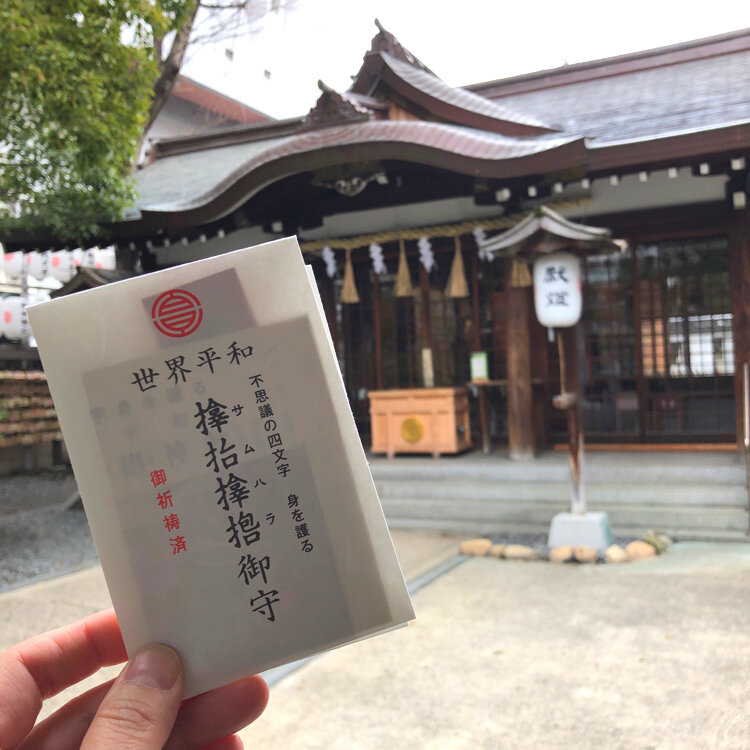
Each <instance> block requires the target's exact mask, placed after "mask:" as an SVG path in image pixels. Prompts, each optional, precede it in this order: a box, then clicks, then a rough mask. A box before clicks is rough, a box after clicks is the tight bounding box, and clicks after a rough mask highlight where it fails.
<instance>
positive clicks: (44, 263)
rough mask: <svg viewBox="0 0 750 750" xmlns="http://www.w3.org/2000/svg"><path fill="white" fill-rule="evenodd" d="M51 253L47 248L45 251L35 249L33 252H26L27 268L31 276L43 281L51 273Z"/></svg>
mask: <svg viewBox="0 0 750 750" xmlns="http://www.w3.org/2000/svg"><path fill="white" fill-rule="evenodd" d="M51 254H52V253H50V252H49V251H48V250H45V251H44V252H43V253H40V252H37V251H36V250H34V252H33V253H27V254H26V269H27V270H28V272H29V275H30V276H33V277H34V278H35V279H36V280H37V281H41V280H42V279H43V278H45V277H46V276H47V274H48V273H49V259H50V255H51Z"/></svg>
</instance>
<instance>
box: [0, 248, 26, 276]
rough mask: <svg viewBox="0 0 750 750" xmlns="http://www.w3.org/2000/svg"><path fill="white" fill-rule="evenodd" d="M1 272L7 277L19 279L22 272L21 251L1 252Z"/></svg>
mask: <svg viewBox="0 0 750 750" xmlns="http://www.w3.org/2000/svg"><path fill="white" fill-rule="evenodd" d="M3 272H4V273H5V275H6V276H7V277H8V278H9V279H14V280H15V279H20V278H21V274H22V273H23V253H20V252H15V253H3Z"/></svg>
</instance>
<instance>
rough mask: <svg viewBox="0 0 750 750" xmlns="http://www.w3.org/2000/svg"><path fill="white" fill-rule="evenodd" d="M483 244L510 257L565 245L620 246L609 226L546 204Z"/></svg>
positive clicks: (594, 248) (598, 248)
mask: <svg viewBox="0 0 750 750" xmlns="http://www.w3.org/2000/svg"><path fill="white" fill-rule="evenodd" d="M479 247H480V248H481V249H482V250H484V251H485V252H488V253H493V254H497V255H501V256H507V257H514V256H516V255H519V254H524V255H525V254H529V253H530V254H534V253H551V252H555V251H557V250H563V249H567V250H581V251H585V252H600V251H602V250H619V249H620V246H619V245H618V244H617V243H616V242H614V241H613V240H612V232H610V230H609V229H604V228H602V227H590V226H586V225H585V224H577V223H576V222H573V221H570V220H569V219H566V218H565V217H564V216H561V215H560V214H558V213H557V212H556V211H553V210H552V209H550V208H547V207H546V206H538V207H537V208H536V209H534V211H533V212H532V213H530V214H529V215H528V216H527V217H526V218H525V219H522V220H521V221H519V222H518V224H516V225H515V226H514V227H511V228H510V229H508V230H507V231H505V232H503V233H502V234H498V235H495V236H494V237H488V238H487V239H485V240H482V241H481V242H480V243H479Z"/></svg>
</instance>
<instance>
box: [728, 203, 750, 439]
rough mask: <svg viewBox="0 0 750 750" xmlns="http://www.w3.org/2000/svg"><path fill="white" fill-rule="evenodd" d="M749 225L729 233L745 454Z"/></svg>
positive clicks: (739, 422)
mask: <svg viewBox="0 0 750 750" xmlns="http://www.w3.org/2000/svg"><path fill="white" fill-rule="evenodd" d="M749 232H750V222H749V221H748V219H747V217H746V216H742V217H741V218H739V219H736V220H735V221H734V222H733V224H732V226H731V227H730V230H729V295H730V298H731V302H732V334H733V338H734V400H735V415H736V420H735V424H736V428H737V449H738V450H739V451H740V452H742V453H744V450H745V446H744V437H745V436H744V429H745V423H744V415H745V388H744V382H743V369H744V368H743V365H744V364H745V363H746V362H750V235H749V234H748V233H749Z"/></svg>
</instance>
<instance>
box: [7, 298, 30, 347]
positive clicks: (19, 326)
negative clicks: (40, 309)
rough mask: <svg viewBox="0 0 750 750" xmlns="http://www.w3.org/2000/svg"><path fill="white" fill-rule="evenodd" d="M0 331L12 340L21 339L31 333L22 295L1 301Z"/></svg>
mask: <svg viewBox="0 0 750 750" xmlns="http://www.w3.org/2000/svg"><path fill="white" fill-rule="evenodd" d="M0 333H2V334H3V335H4V336H5V338H7V339H10V340H11V341H20V340H21V339H23V338H26V337H27V336H29V335H30V334H31V326H30V325H29V318H28V315H27V314H26V304H25V302H24V300H23V299H22V298H21V297H6V298H5V299H4V300H2V301H0Z"/></svg>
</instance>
